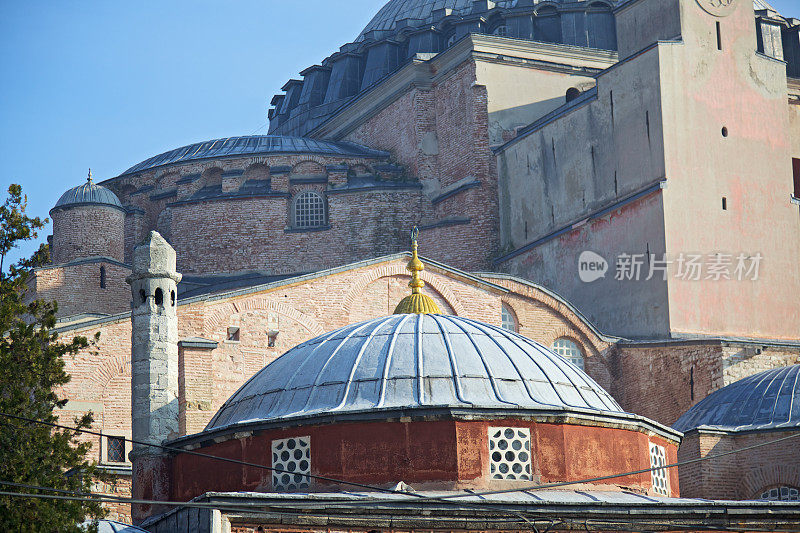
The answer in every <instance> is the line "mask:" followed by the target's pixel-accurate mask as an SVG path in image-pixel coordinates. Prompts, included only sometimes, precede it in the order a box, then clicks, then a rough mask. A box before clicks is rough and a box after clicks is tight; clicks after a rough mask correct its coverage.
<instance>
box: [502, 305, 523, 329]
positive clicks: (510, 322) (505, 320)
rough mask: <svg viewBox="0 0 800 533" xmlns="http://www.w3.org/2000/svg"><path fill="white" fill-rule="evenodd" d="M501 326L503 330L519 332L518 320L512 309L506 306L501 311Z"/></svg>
mask: <svg viewBox="0 0 800 533" xmlns="http://www.w3.org/2000/svg"><path fill="white" fill-rule="evenodd" d="M500 325H501V326H502V327H503V329H507V330H508V331H513V332H514V333H516V332H518V331H519V328H518V326H517V319H516V317H515V316H514V311H512V310H511V308H510V307H508V306H507V305H506V304H503V308H502V309H501V311H500Z"/></svg>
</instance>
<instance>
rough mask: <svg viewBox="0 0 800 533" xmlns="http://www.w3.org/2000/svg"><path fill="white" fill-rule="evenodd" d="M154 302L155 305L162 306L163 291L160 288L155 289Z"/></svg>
mask: <svg viewBox="0 0 800 533" xmlns="http://www.w3.org/2000/svg"><path fill="white" fill-rule="evenodd" d="M155 300H156V305H158V306H161V305H164V291H162V290H161V288H160V287H159V288H158V289H156V294H155Z"/></svg>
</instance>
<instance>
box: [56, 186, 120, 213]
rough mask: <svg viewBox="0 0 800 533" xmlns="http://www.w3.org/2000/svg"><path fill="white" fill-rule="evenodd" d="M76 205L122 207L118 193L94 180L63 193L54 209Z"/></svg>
mask: <svg viewBox="0 0 800 533" xmlns="http://www.w3.org/2000/svg"><path fill="white" fill-rule="evenodd" d="M76 205H110V206H114V207H119V208H120V209H122V203H121V202H120V201H119V198H117V195H116V194H114V193H113V192H111V191H110V190H108V189H106V188H105V187H103V186H101V185H97V184H96V183H95V182H93V181H92V180H89V181H87V182H86V183H84V184H83V185H79V186H77V187H73V188H72V189H70V190H68V191H67V192H65V193H64V194H62V195H61V198H59V199H58V202H56V205H55V207H54V208H53V209H58V208H62V207H68V206H76Z"/></svg>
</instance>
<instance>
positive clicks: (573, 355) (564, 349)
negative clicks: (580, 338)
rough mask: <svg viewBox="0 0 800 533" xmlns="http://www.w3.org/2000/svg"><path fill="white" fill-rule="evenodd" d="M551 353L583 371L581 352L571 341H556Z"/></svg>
mask: <svg viewBox="0 0 800 533" xmlns="http://www.w3.org/2000/svg"><path fill="white" fill-rule="evenodd" d="M553 351H554V352H556V353H557V354H558V355H560V356H561V357H563V358H564V359H566V360H567V361H570V362H571V363H572V364H574V365H575V366H577V367H578V368H580V369H581V370H583V369H584V364H583V352H582V351H581V349H580V348H579V347H578V345H577V344H575V343H574V342H573V341H571V340H569V339H567V338H566V337H561V338H560V339H556V341H555V342H554V343H553Z"/></svg>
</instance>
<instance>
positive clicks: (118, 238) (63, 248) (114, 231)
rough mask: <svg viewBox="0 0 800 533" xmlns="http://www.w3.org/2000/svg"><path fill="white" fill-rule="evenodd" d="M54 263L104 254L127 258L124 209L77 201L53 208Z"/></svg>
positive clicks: (52, 253)
mask: <svg viewBox="0 0 800 533" xmlns="http://www.w3.org/2000/svg"><path fill="white" fill-rule="evenodd" d="M51 216H52V217H53V244H52V249H51V251H50V253H51V256H52V259H53V263H56V264H59V263H67V262H69V261H72V260H74V259H79V258H84V257H91V256H98V255H100V256H105V257H110V258H111V259H115V260H117V261H122V260H123V259H124V250H123V247H124V245H125V236H124V235H125V234H124V231H125V222H124V214H123V212H122V211H121V210H120V209H118V208H114V207H107V206H98V205H78V206H74V207H69V208H59V209H56V210H54V211H53V213H52V215H51Z"/></svg>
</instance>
